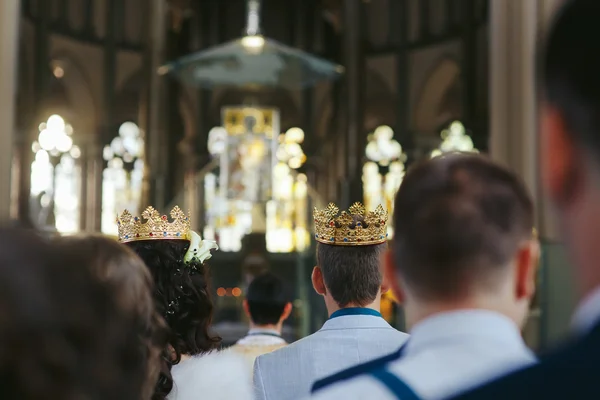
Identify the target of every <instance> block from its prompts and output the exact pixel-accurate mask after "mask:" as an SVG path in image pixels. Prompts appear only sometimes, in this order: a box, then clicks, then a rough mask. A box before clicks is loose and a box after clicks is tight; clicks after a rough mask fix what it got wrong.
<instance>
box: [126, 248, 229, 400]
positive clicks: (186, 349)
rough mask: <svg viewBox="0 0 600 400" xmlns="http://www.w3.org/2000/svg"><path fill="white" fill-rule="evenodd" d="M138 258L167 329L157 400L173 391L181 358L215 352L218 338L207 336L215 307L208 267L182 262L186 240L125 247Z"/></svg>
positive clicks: (197, 261)
mask: <svg viewBox="0 0 600 400" xmlns="http://www.w3.org/2000/svg"><path fill="white" fill-rule="evenodd" d="M126 245H127V246H129V247H130V248H131V249H133V250H134V251H135V253H136V254H137V255H138V256H140V257H141V259H142V260H143V261H144V262H145V263H146V266H147V267H148V268H149V270H150V272H151V274H152V277H153V279H154V300H155V304H156V309H157V311H158V312H159V313H160V314H161V315H162V316H163V317H164V318H165V320H166V322H167V325H168V327H169V334H168V342H169V345H168V349H167V350H166V354H165V362H166V364H167V365H166V367H165V368H163V372H162V373H161V377H160V380H159V385H158V388H157V393H156V396H157V398H165V397H166V396H167V395H168V394H169V393H170V392H171V390H172V389H173V377H172V375H171V373H170V369H171V367H172V365H174V364H178V363H179V362H180V361H181V356H182V355H192V356H193V355H198V354H203V353H208V352H210V351H212V350H214V349H216V348H217V347H218V346H219V344H220V343H221V338H220V337H218V336H214V335H212V334H211V332H210V325H211V323H212V318H213V311H214V305H213V301H212V298H211V295H210V291H211V288H210V278H209V271H208V266H206V265H204V264H202V263H201V262H200V261H199V260H198V259H196V258H194V259H193V260H192V261H191V262H185V261H184V256H185V254H186V252H187V250H188V248H189V247H190V242H189V241H188V240H168V239H165V240H147V241H134V242H129V243H127V244H126Z"/></svg>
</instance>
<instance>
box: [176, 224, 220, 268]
mask: <svg viewBox="0 0 600 400" xmlns="http://www.w3.org/2000/svg"><path fill="white" fill-rule="evenodd" d="M213 249H214V250H219V246H217V242H215V241H214V240H202V237H201V236H200V235H199V234H198V233H196V232H194V231H190V248H189V249H188V251H187V253H185V257H184V258H183V261H185V262H191V261H192V260H193V259H194V258H195V259H197V260H199V261H200V262H201V263H204V261H206V260H208V259H210V258H211V257H212V254H211V252H210V251H211V250H213Z"/></svg>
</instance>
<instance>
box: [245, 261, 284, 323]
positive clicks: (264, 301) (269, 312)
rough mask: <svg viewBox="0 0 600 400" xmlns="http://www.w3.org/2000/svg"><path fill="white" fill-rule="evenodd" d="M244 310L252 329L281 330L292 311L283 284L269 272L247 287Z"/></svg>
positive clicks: (255, 279)
mask: <svg viewBox="0 0 600 400" xmlns="http://www.w3.org/2000/svg"><path fill="white" fill-rule="evenodd" d="M244 310H245V311H246V313H247V314H248V317H249V318H250V320H251V321H252V324H253V326H254V327H272V328H278V329H281V324H282V323H283V321H285V320H286V319H287V318H288V317H289V316H290V313H291V311H292V303H290V300H289V295H288V293H287V291H286V288H285V285H284V282H283V281H282V280H281V279H279V278H278V277H277V276H275V275H273V274H272V273H270V272H266V273H264V274H261V275H259V276H257V277H256V278H254V279H253V280H252V282H251V283H250V285H249V286H248V292H247V294H246V300H244Z"/></svg>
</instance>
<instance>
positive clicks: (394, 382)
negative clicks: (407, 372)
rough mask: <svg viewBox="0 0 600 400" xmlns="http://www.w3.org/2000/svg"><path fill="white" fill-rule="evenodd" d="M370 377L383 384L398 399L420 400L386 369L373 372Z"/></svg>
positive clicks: (408, 387)
mask: <svg viewBox="0 0 600 400" xmlns="http://www.w3.org/2000/svg"><path fill="white" fill-rule="evenodd" d="M370 375H371V376H372V377H373V378H375V379H377V380H378V381H379V382H380V383H381V384H383V385H384V386H385V387H386V388H387V389H388V390H389V391H390V392H392V393H393V394H394V395H395V396H396V398H397V399H401V400H420V398H419V396H417V394H416V393H415V392H414V391H413V390H412V389H411V388H410V386H408V385H407V384H406V383H404V382H403V381H402V380H401V379H400V378H398V377H397V376H396V375H394V374H392V373H391V372H389V371H388V370H387V369H385V368H379V369H376V370H375V371H372V372H371V373H370Z"/></svg>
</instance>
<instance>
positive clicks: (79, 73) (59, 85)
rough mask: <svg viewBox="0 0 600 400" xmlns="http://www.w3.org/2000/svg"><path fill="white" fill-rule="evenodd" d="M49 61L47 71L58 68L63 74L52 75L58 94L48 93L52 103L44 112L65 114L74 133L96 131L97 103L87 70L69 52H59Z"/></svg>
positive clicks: (52, 83) (52, 88)
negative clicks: (58, 76)
mask: <svg viewBox="0 0 600 400" xmlns="http://www.w3.org/2000/svg"><path fill="white" fill-rule="evenodd" d="M50 60H51V61H50V69H49V71H48V73H49V74H52V70H53V69H54V68H57V67H58V68H61V69H62V70H63V71H64V74H63V76H62V77H61V78H60V79H59V78H56V77H54V75H52V76H51V81H50V91H53V92H55V93H56V97H54V96H48V101H49V102H48V103H47V104H46V105H45V107H44V111H43V112H44V113H48V114H50V113H59V114H61V115H63V116H64V117H65V119H66V120H68V121H69V122H70V123H71V125H73V128H74V129H75V134H77V133H79V134H80V135H81V134H82V133H83V134H90V133H93V132H96V126H97V125H96V124H97V122H98V121H97V114H98V113H97V105H96V103H95V100H94V95H93V93H92V89H91V84H90V82H91V81H90V79H89V77H88V76H87V73H86V70H85V69H84V68H83V66H82V65H81V64H79V63H78V62H77V61H76V59H75V58H74V57H71V56H70V55H69V54H68V53H66V52H57V53H55V54H53V55H52V56H51V57H50ZM53 97H54V99H53ZM40 117H41V118H44V117H47V115H44V116H40Z"/></svg>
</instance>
